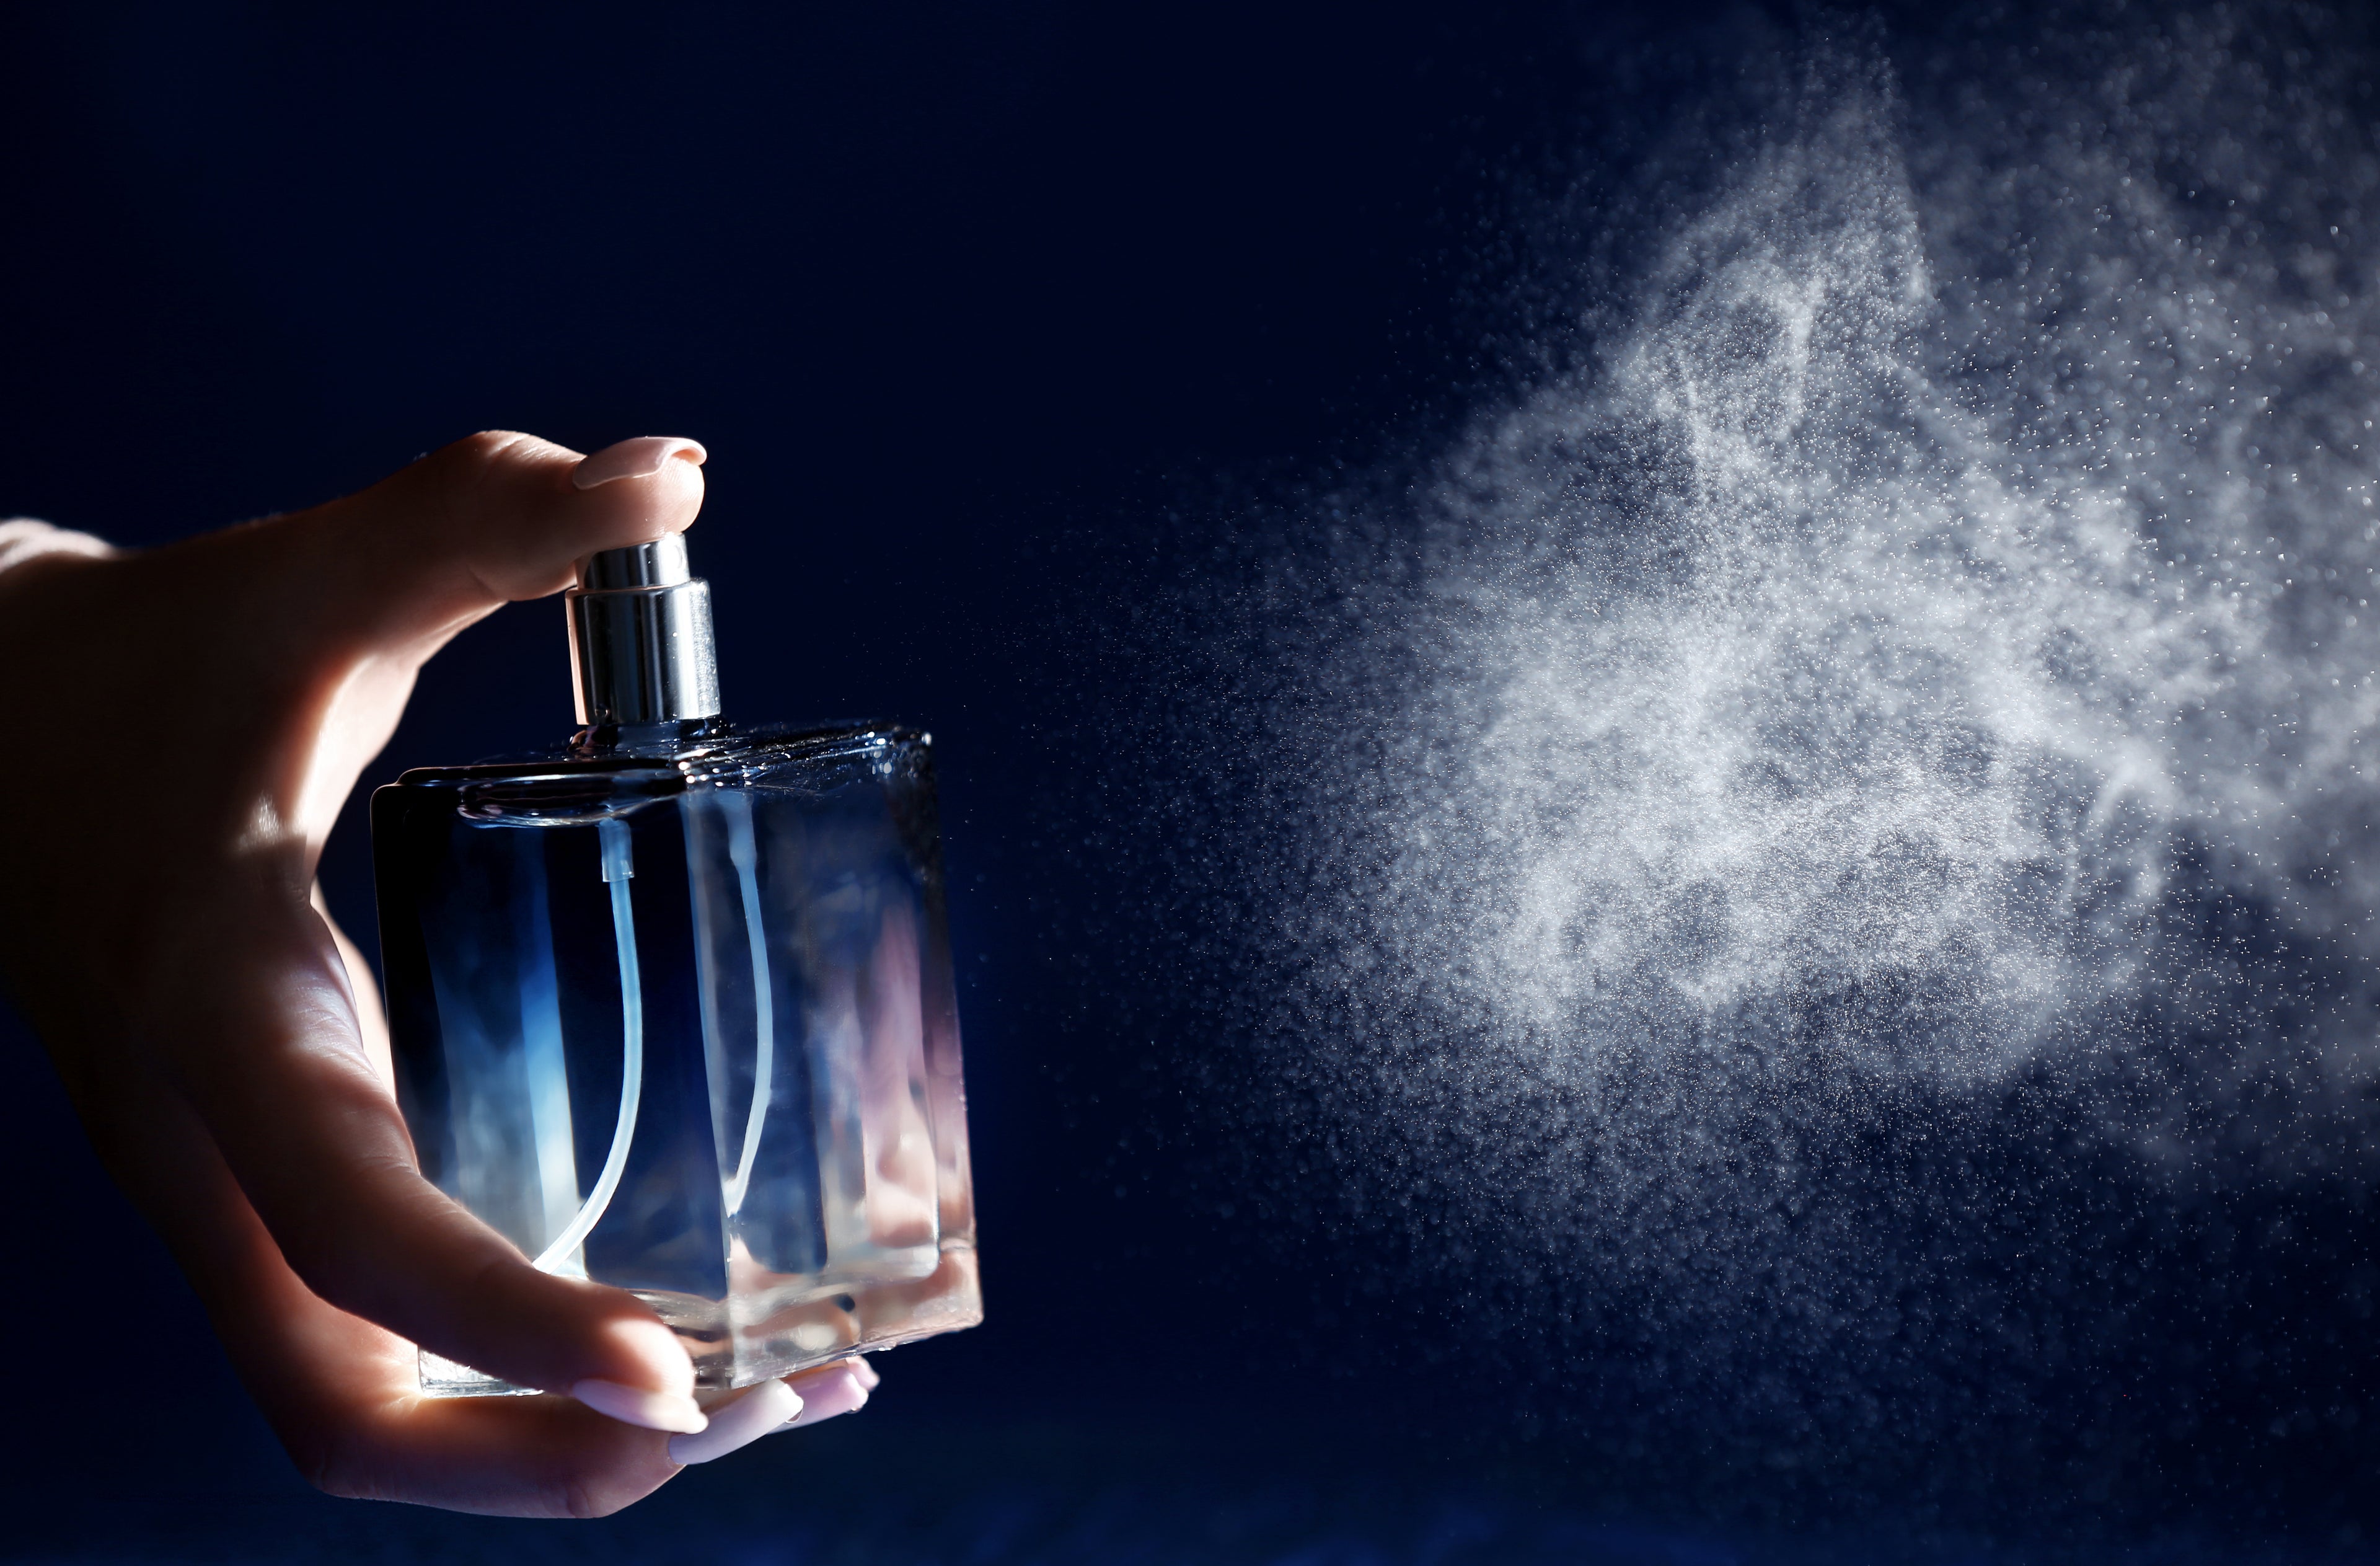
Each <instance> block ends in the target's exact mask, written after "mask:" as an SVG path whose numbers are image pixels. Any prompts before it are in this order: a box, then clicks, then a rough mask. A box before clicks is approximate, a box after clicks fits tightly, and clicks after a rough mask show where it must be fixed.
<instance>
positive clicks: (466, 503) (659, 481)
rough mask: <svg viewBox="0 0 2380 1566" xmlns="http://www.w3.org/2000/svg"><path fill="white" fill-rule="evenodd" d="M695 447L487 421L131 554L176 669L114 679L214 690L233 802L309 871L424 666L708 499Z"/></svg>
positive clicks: (130, 566) (133, 702)
mask: <svg viewBox="0 0 2380 1566" xmlns="http://www.w3.org/2000/svg"><path fill="white" fill-rule="evenodd" d="M705 455H706V454H705V453H704V451H703V449H702V447H701V445H700V444H699V443H696V442H694V441H689V440H684V439H681V438H678V437H675V436H665V435H649V436H640V437H638V438H637V439H635V440H630V441H623V442H621V443H618V444H616V445H613V446H607V447H605V448H604V449H603V450H601V451H600V452H597V453H596V454H594V455H592V456H586V457H582V456H580V455H578V453H577V452H575V451H572V450H571V449H570V448H569V447H567V446H559V445H555V444H553V443H552V442H550V441H540V440H539V439H537V438H536V437H535V436H533V435H522V434H515V433H511V432H506V431H492V432H488V433H483V434H478V435H473V436H471V437H469V438H468V439H467V440H461V441H457V442H455V443H454V444H453V445H450V446H447V447H444V448H443V449H442V450H440V451H436V452H432V453H431V454H430V455H427V456H425V457H422V458H421V459H420V460H419V461H417V462H415V463H414V464H413V465H412V466H411V467H407V468H405V469H403V470H401V471H400V472H397V473H395V474H394V475H392V476H391V477H389V478H387V479H385V480H382V481H381V482H380V483H377V484H374V485H373V486H372V487H371V488H370V489H368V490H364V491H361V492H358V493H356V494H352V495H349V496H346V498H344V499H341V500H334V501H332V502H330V503H329V504H323V505H318V506H314V507H312V508H311V509H309V510H306V511H297V512H291V513H288V514H285V515H284V516H273V517H268V518H266V519H265V520H263V521H261V522H254V523H250V524H249V525H248V526H246V527H241V528H227V529H225V530H224V531H222V532H218V533H211V534H208V535H205V536H203V537H200V538H196V539H191V540H186V541H184V542H182V543H179V544H175V545H170V546H168V547H166V548H164V549H161V550H157V551H154V552H151V553H149V554H147V555H144V556H136V557H134V558H133V559H132V560H130V561H129V562H128V563H127V564H126V567H125V569H126V570H127V572H128V573H129V574H130V575H132V576H134V577H141V578H146V580H145V582H142V583H141V584H140V586H142V587H145V589H146V592H145V597H146V598H148V599H150V600H154V601H157V603H158V606H159V612H160V618H159V620H158V622H157V623H158V624H160V625H164V624H168V623H170V624H173V625H177V626H179V629H178V631H177V633H176V634H175V635H174V636H173V637H171V638H170V639H171V640H172V641H173V642H174V643H175V644H176V646H177V647H178V648H180V649H183V651H182V655H181V658H180V660H179V661H178V662H177V663H176V666H175V667H174V668H172V669H170V670H168V669H164V668H161V667H158V666H156V662H155V661H154V660H152V659H147V658H138V659H135V660H134V661H133V662H134V663H135V664H136V665H138V666H136V667H131V668H128V669H127V670H126V671H125V672H124V678H125V683H127V684H128V685H140V684H144V683H154V682H157V681H161V680H176V681H180V682H182V683H183V684H184V685H186V686H198V687H200V688H206V687H212V688H213V689H215V690H218V691H221V692H222V693H224V695H225V698H226V699H225V701H223V702H221V703H219V704H217V705H216V706H215V708H214V710H213V711H212V713H211V719H212V721H214V722H218V723H219V724H221V725H223V731H222V732H220V733H218V734H216V735H215V736H214V737H215V739H216V741H217V742H218V743H222V742H234V748H235V749H236V750H237V753H238V754H239V755H240V756H241V757H243V758H244V760H243V762H242V764H241V765H240V767H239V768H238V771H239V773H240V776H239V778H238V788H237V790H236V791H234V792H236V793H237V794H238V795H239V797H237V798H231V799H229V800H228V802H227V806H228V807H229V808H230V809H231V810H232V811H233V813H234V814H235V815H236V816H237V817H239V818H240V819H270V820H272V821H274V822H278V823H281V824H282V825H283V826H285V828H286V829H287V831H288V833H289V835H290V838H291V839H292V840H293V841H295V842H297V843H299V844H303V845H304V854H303V856H302V857H303V863H301V864H298V865H297V866H296V868H297V870H299V871H301V872H302V873H303V874H304V875H306V876H310V875H311V874H312V865H311V856H312V855H313V854H315V853H318V852H319V851H320V849H321V845H322V839H323V837H324V836H325V835H326V834H327V833H328V832H329V831H330V827H331V823H332V821H333V820H334V819H335V818H336V816H337V813H338V810H339V807H340V806H341V804H342V803H343V802H344V801H345V800H346V796H347V794H348V791H349V790H350V789H352V788H353V787H354V786H355V780H356V778H357V776H358V774H359V773H360V772H361V771H362V770H363V768H364V766H365V764H366V763H367V762H369V761H370V759H371V758H372V757H373V756H375V755H377V754H378V753H379V751H380V749H381V747H383V746H384V745H386V744H387V743H388V739H389V736H390V735H391V734H394V733H395V729H396V722H397V718H398V716H399V715H400V714H401V713H402V712H403V710H404V708H405V702H406V699H407V697H408V696H409V695H410V694H411V693H412V689H413V681H414V676H415V674H418V673H419V670H420V668H421V665H422V664H423V662H426V661H427V660H428V659H429V658H430V657H431V654H433V653H435V652H436V651H437V650H438V649H440V648H442V647H443V646H444V645H445V644H446V643H447V642H448V641H449V640H451V639H452V638H453V637H454V636H455V633H456V632H458V631H460V630H462V629H463V628H464V627H465V626H467V625H470V624H471V623H472V622H473V621H475V620H479V619H480V618H482V617H483V616H485V615H487V614H489V613H492V612H493V611H495V610H496V609H498V608H501V607H502V606H503V605H504V604H505V603H506V602H508V601H513V600H516V599H528V598H540V597H543V596H544V595H546V594H548V593H552V592H555V591H558V590H560V589H563V588H565V587H566V586H568V585H569V583H570V581H571V576H572V572H571V566H572V563H573V562H575V561H577V560H578V559H580V558H582V557H584V556H586V555H589V554H592V553H594V552H596V551H598V550H606V549H616V548H619V547H621V546H623V545H626V544H634V543H643V542H647V541H649V540H653V539H657V538H661V537H662V536H663V535H665V534H668V533H673V532H677V531H681V530H683V529H684V528H686V527H687V526H688V525H689V524H691V523H692V522H693V521H694V517H695V513H696V512H697V511H698V510H700V509H701V505H702V470H701V467H700V464H701V462H702V460H703V458H704V456H705ZM194 617H195V622H194V623H188V624H185V623H184V622H192V621H193V619H194ZM154 705H156V704H155V703H154V702H152V701H148V700H143V699H138V698H124V699H120V700H118V701H117V702H115V706H118V707H121V708H123V709H125V710H142V709H144V708H148V707H152V706H154ZM235 731H237V732H235ZM258 800H261V801H262V802H263V804H264V805H265V806H266V808H265V809H263V810H262V811H261V813H260V812H259V811H258V810H257V808H256V807H255V803H254V802H255V801H258Z"/></svg>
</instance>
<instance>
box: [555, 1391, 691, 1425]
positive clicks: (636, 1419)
mask: <svg viewBox="0 0 2380 1566" xmlns="http://www.w3.org/2000/svg"><path fill="white" fill-rule="evenodd" d="M570 1395H571V1396H572V1397H574V1398H577V1400H578V1401H579V1402H583V1403H585V1404H586V1405H587V1406H588V1407H589V1408H591V1409H593V1410H594V1411H595V1412H596V1413H598V1414H608V1415H609V1416H610V1417H612V1418H613V1419H616V1420H618V1421H619V1422H620V1423H621V1424H623V1425H639V1426H643V1427H644V1428H646V1429H648V1430H683V1431H685V1432H686V1433H688V1434H692V1433H693V1432H695V1431H697V1430H699V1429H701V1428H702V1427H703V1426H706V1425H707V1424H709V1423H710V1421H709V1420H707V1419H705V1418H704V1417H703V1414H702V1410H700V1409H699V1408H697V1407H696V1406H695V1405H694V1400H693V1399H692V1398H689V1397H683V1396H680V1395H678V1394H675V1393H672V1392H649V1391H646V1390H644V1389H643V1388H642V1387H624V1386H622V1385H620V1383H619V1382H617V1381H581V1382H579V1383H577V1385H576V1386H574V1387H572V1388H571V1389H570Z"/></svg>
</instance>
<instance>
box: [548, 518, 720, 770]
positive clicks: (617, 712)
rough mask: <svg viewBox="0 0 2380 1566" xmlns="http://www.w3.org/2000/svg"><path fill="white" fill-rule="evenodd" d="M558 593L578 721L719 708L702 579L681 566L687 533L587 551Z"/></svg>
mask: <svg viewBox="0 0 2380 1566" xmlns="http://www.w3.org/2000/svg"><path fill="white" fill-rule="evenodd" d="M563 600H564V601H565V603H566V604H567V605H568V608H569V619H570V683H571V686H572V688H573V691H574V692H575V694H576V695H577V698H578V721H579V722H580V723H582V724H584V725H587V726H589V727H601V726H602V725H605V724H611V723H617V724H623V725H635V724H638V723H667V722H677V721H680V720H684V719H696V718H716V717H717V716H719V657H718V653H717V652H716V650H715V649H713V647H712V645H711V639H710V583H709V582H706V581H704V580H703V579H702V578H700V577H696V576H694V575H692V574H691V573H690V572H689V571H688V569H687V566H686V538H685V535H683V534H680V533H672V534H670V535H669V536H668V537H667V538H662V539H656V540H653V541H652V542H651V543H649V544H631V545H629V546H628V547H627V548H626V549H607V550H603V551H601V552H598V553H595V554H590V555H589V556H588V557H587V558H586V559H584V560H582V561H580V562H579V563H578V585H577V587H575V588H571V589H568V590H567V591H565V593H564V594H563Z"/></svg>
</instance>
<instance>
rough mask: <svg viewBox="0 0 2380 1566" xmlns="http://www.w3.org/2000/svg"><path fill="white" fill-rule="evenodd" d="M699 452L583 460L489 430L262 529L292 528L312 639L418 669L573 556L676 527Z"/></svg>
mask: <svg viewBox="0 0 2380 1566" xmlns="http://www.w3.org/2000/svg"><path fill="white" fill-rule="evenodd" d="M705 455H706V454H705V453H704V451H703V449H702V447H701V445H700V444H699V443H697V442H694V441H689V440H685V439H682V438H680V437H676V436H670V435H645V436H639V437H637V439H635V440H629V441H622V442H620V443H618V444H616V445H612V446H606V447H605V448H603V449H602V450H601V451H600V452H597V453H596V454H595V455H592V456H586V457H582V456H580V455H579V454H578V453H577V452H575V451H572V450H571V449H570V448H569V447H567V446H560V445H555V444H554V443H552V442H550V441H541V440H539V439H538V438H537V437H535V436H533V435H522V434H516V433H512V432H509V431H489V432H486V433H482V434H478V435H473V436H471V437H470V438H469V439H468V440H462V441H457V442H455V443H454V444H453V445H450V446H447V447H445V448H443V450H440V451H436V452H432V453H431V454H430V455H428V456H425V457H423V458H421V459H420V460H419V461H418V462H416V463H414V464H413V465H412V466H411V467H407V468H404V469H403V470H401V471H399V472H397V473H395V474H394V475H392V476H391V477H389V478H387V479H385V480H382V481H381V482H380V483H377V484H374V485H373V486H372V487H371V488H370V489H368V490H365V491H362V492H359V493H357V494H353V495H349V496H347V497H346V499H344V500H336V501H333V502H331V503H330V504H327V505H321V506H316V507H315V508H313V509H312V510H310V511H305V512H299V513H297V514H295V515H293V516H287V517H283V518H278V519H276V523H275V524H268V526H275V525H277V526H281V527H285V528H288V529H289V530H291V531H292V532H293V533H296V534H297V535H298V537H297V538H294V539H292V540H288V542H289V544H290V545H291V546H292V547H291V553H292V555H293V556H295V557H297V561H298V562H302V566H301V568H303V569H306V570H307V571H308V575H309V579H310V581H311V582H312V583H313V584H314V585H315V588H316V591H315V593H314V594H313V595H311V596H312V598H313V601H314V602H315V604H316V607H317V611H318V613H317V616H316V629H317V630H318V632H319V633H320V634H322V635H324V636H325V637H330V638H333V639H337V640H346V641H348V642H349V644H350V645H351V646H352V647H353V648H354V649H355V650H357V651H359V652H364V651H368V652H372V653H382V654H387V653H397V654H399V655H400V656H402V655H405V654H410V655H411V660H412V662H414V663H415V664H416V665H418V664H419V662H420V661H421V660H422V659H426V658H428V657H429V656H430V654H431V653H432V652H435V651H436V650H437V649H438V648H439V647H441V646H443V645H444V643H445V641H446V640H447V638H449V637H452V636H453V635H454V634H455V632H456V631H458V630H461V629H462V628H463V627H464V626H466V625H469V624H470V623H471V622H472V621H474V620H477V619H479V618H480V616H482V615H484V614H487V613H490V612H492V611H493V610H495V609H497V608H499V607H501V606H502V605H504V604H505V603H508V602H512V601H516V600H520V599H530V598H542V597H544V596H545V595H546V594H548V593H552V592H558V591H560V590H561V589H563V588H565V587H567V586H569V585H570V581H571V566H572V563H573V562H575V561H577V560H579V559H581V558H583V557H584V556H586V555H589V554H592V553H594V552H596V551H598V550H606V549H617V548H620V547H622V546H623V545H626V544H635V543H644V542H647V541H650V540H653V539H657V538H661V537H662V536H663V535H664V534H668V533H674V532H680V531H683V530H684V529H685V528H687V527H688V526H690V525H691V524H692V523H693V521H694V518H695V514H696V513H697V512H698V511H699V510H700V509H701V508H702V469H701V464H702V461H703V459H704V456H705Z"/></svg>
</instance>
